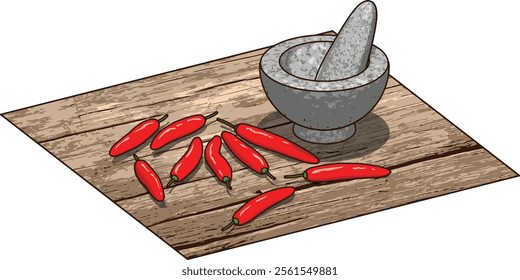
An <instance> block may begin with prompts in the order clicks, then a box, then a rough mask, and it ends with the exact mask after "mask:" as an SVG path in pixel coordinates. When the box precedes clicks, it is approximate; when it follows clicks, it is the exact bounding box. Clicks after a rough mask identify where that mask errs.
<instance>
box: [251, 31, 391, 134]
mask: <svg viewBox="0 0 520 280" xmlns="http://www.w3.org/2000/svg"><path fill="white" fill-rule="evenodd" d="M334 39H335V36H307V37H298V38H294V39H289V40H286V41H283V42H281V43H279V44H277V45H275V46H273V47H272V48H270V49H269V50H267V52H265V53H264V55H263V56H262V58H261V60H260V79H261V81H262V86H263V88H264V91H265V92H266V95H267V97H268V99H269V100H270V101H271V103H272V104H273V106H274V107H275V108H276V109H277V110H278V111H279V112H280V113H281V114H282V115H284V116H285V117H286V118H287V119H289V120H291V121H292V122H294V123H295V124H297V125H298V126H295V127H294V132H295V135H296V136H298V137H300V138H301V139H303V140H305V141H308V142H313V143H335V142H340V141H343V140H346V139H348V138H349V137H351V136H352V135H353V132H354V130H355V129H354V127H350V128H348V129H344V128H346V127H347V126H350V125H353V124H354V123H355V122H357V121H358V120H360V119H361V118H362V117H364V116H365V115H366V114H368V113H369V112H370V111H371V110H372V108H374V106H375V105H376V104H377V102H378V101H379V99H380V98H381V96H382V94H383V91H384V89H385V86H386V82H387V81H388V75H389V63H388V59H387V57H386V55H385V54H384V53H383V51H381V50H380V49H379V48H377V47H376V46H373V47H372V49H371V52H370V60H369V61H370V63H369V65H368V67H367V68H366V69H365V70H364V71H363V72H361V73H359V74H358V75H356V76H354V77H350V78H347V79H342V80H335V81H314V80H312V79H309V77H311V76H312V73H313V71H316V68H317V67H318V66H319V65H320V61H321V59H322V58H323V57H324V56H325V52H326V50H327V49H328V48H329V46H330V45H331V44H332V42H333V41H334Z"/></svg>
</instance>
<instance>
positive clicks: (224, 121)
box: [217, 118, 237, 129]
mask: <svg viewBox="0 0 520 280" xmlns="http://www.w3.org/2000/svg"><path fill="white" fill-rule="evenodd" d="M217 121H219V122H221V123H223V124H225V125H227V126H229V127H232V128H233V129H236V127H237V126H236V125H234V124H232V123H230V122H228V121H226V120H224V119H221V118H217Z"/></svg>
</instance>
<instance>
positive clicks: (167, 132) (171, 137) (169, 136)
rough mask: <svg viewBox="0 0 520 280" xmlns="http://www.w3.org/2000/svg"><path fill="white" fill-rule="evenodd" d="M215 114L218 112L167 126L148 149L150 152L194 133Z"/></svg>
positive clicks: (190, 117)
mask: <svg viewBox="0 0 520 280" xmlns="http://www.w3.org/2000/svg"><path fill="white" fill-rule="evenodd" d="M217 114H218V112H213V113H211V114H209V115H207V116H203V115H200V114H199V115H193V116H189V117H186V118H183V119H180V120H177V121H175V122H173V123H171V124H169V125H168V126H166V127H165V128H163V129H162V130H161V131H160V132H159V133H158V134H157V135H156V136H155V138H154V139H153V140H152V143H151V144H150V148H151V149H152V150H157V149H160V148H162V147H164V146H165V145H166V144H168V143H171V142H173V141H175V140H178V139H180V138H182V137H184V136H186V135H190V134H192V133H194V132H195V131H197V130H199V129H201V128H202V127H203V126H204V125H205V124H206V120H207V119H209V118H212V117H214V116H216V115H217Z"/></svg>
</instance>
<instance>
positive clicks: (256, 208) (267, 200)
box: [222, 187, 294, 231]
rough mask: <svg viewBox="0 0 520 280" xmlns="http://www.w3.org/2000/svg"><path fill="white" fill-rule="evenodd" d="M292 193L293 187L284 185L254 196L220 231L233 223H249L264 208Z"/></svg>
mask: <svg viewBox="0 0 520 280" xmlns="http://www.w3.org/2000/svg"><path fill="white" fill-rule="evenodd" d="M293 193H294V188H293V187H284V188H278V189H274V190H270V191H267V192H265V193H262V194H260V195H258V196H256V197H254V198H253V199H251V200H249V201H248V202H246V203H245V204H244V205H243V206H242V207H240V209H238V210H237V211H236V212H235V214H233V220H231V222H230V223H229V224H227V225H226V226H225V227H223V228H222V231H225V230H227V229H229V228H230V227H232V226H234V225H244V224H246V223H249V222H250V221H252V220H253V219H254V218H256V217H257V216H258V215H260V214H262V213H263V212H264V211H265V210H267V209H269V208H271V207H272V206H274V205H275V204H277V203H279V202H281V201H283V200H285V199H287V198H289V197H290V196H291V195H293Z"/></svg>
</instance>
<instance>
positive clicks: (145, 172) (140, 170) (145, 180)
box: [134, 154, 164, 202]
mask: <svg viewBox="0 0 520 280" xmlns="http://www.w3.org/2000/svg"><path fill="white" fill-rule="evenodd" d="M134 159H135V163H134V172H135V175H136V176H137V179H138V180H139V182H140V183H141V185H143V186H144V187H145V188H146V190H147V191H148V192H149V193H150V195H151V196H152V197H153V198H154V199H155V200H157V201H159V202H161V201H163V200H164V189H163V186H162V183H161V179H159V176H157V173H155V171H154V170H153V168H152V167H151V166H150V165H149V164H148V163H147V162H146V161H144V160H140V159H139V157H137V155H135V154H134Z"/></svg>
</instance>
